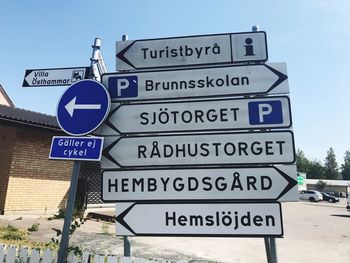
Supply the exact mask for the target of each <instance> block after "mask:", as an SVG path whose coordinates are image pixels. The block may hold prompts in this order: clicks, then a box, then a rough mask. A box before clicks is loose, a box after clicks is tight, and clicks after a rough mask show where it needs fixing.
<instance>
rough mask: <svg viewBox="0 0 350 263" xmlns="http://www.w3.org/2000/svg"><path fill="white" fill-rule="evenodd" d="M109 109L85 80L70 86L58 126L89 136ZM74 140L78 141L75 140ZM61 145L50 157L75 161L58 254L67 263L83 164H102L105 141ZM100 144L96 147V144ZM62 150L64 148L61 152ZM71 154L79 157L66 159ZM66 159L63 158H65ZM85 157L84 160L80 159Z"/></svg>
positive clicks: (97, 87)
mask: <svg viewBox="0 0 350 263" xmlns="http://www.w3.org/2000/svg"><path fill="white" fill-rule="evenodd" d="M100 43H101V42H100V40H99V39H98V38H96V39H95V43H94V45H93V54H92V58H95V56H96V55H95V53H96V52H97V50H99V46H100ZM94 66H95V61H94V60H93V59H91V72H90V78H92V77H93V76H94V74H95V69H94ZM109 108H110V97H109V94H108V93H107V92H106V90H105V88H104V87H103V86H102V85H101V84H100V83H99V82H97V81H94V80H83V81H79V82H77V83H75V84H73V85H72V86H70V87H69V88H68V89H67V90H66V91H65V93H64V94H63V95H62V97H61V99H60V101H59V103H58V106H57V122H58V124H59V125H60V127H61V128H62V130H64V131H65V132H66V133H68V134H70V135H73V136H81V135H86V134H88V133H91V132H92V131H94V130H95V129H96V128H97V127H99V126H100V125H101V123H102V122H103V121H104V119H105V118H106V116H107V114H108V111H109ZM74 138H75V139H74ZM56 139H58V141H59V140H60V139H61V140H64V139H65V138H62V137H61V138H53V143H52V146H51V151H50V157H52V158H53V159H73V160H75V161H74V166H73V173H72V179H71V185H70V187H69V193H68V199H67V207H66V215H65V218H64V224H63V231H62V237H61V242H60V248H59V251H58V258H57V262H59V263H61V262H65V261H66V260H65V259H66V254H67V248H68V243H69V232H70V227H71V223H72V217H73V209H74V202H75V195H76V190H77V185H78V178H79V172H80V160H82V159H85V158H88V159H89V160H95V161H98V160H100V157H101V149H102V142H103V140H99V139H96V138H95V141H94V138H85V137H83V138H82V137H80V138H77V137H70V138H69V139H66V140H68V143H67V145H65V144H64V143H62V145H60V143H59V142H57V143H55V142H56V141H57V140H56ZM96 141H97V144H100V146H97V147H96V145H95V144H94V143H96ZM59 146H63V147H65V149H63V150H62V148H60V147H59ZM65 151H66V152H67V154H69V153H71V155H74V153H76V154H75V155H76V156H73V157H71V156H66V154H65ZM62 155H63V156H62ZM80 157H82V158H80Z"/></svg>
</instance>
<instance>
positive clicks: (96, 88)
mask: <svg viewBox="0 0 350 263" xmlns="http://www.w3.org/2000/svg"><path fill="white" fill-rule="evenodd" d="M109 109H110V97H109V93H108V91H107V90H106V89H105V88H104V86H103V85H102V84H101V83H99V82H97V81H95V80H91V79H88V80H81V81H78V82H76V83H74V84H73V85H71V86H70V87H69V88H68V89H67V90H66V91H65V92H64V93H63V95H62V97H61V99H60V101H59V103H58V106H57V121H58V124H59V125H60V127H61V128H62V129H63V130H64V131H65V132H66V133H68V134H70V135H75V136H80V135H85V134H88V133H91V132H92V131H94V130H95V129H96V128H98V126H100V125H101V123H102V122H103V121H104V119H105V118H106V116H107V115H108V112H109Z"/></svg>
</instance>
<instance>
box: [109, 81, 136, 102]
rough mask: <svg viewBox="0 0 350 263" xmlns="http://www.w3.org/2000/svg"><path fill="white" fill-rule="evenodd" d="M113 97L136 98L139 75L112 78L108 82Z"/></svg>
mask: <svg viewBox="0 0 350 263" xmlns="http://www.w3.org/2000/svg"><path fill="white" fill-rule="evenodd" d="M108 88H109V94H110V95H111V98H136V97H137V95H138V92H137V89H138V78H137V76H123V77H114V78H110V79H109V82H108Z"/></svg>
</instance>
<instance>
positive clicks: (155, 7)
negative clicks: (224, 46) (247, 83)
mask: <svg viewBox="0 0 350 263" xmlns="http://www.w3.org/2000/svg"><path fill="white" fill-rule="evenodd" d="M252 25H259V26H260V28H261V30H264V31H266V32H267V36H268V50H269V62H286V63H287V69H288V77H289V86H290V97H291V102H292V113H293V122H294V132H295V139H296V147H297V148H299V149H301V150H303V151H304V153H305V154H306V156H307V157H309V158H311V159H318V160H320V161H323V160H324V158H325V156H326V152H327V150H328V149H329V147H333V148H334V150H335V153H336V156H337V159H338V162H339V163H342V161H343V156H344V152H345V151H346V150H350V121H349V108H350V83H349V75H350V66H349V65H350V62H349V60H350V45H349V44H350V1H348V0H334V1H331V0H286V1H277V0H274V1H273V0H264V1H260V0H250V1H245V0H236V1H233V0H217V1H209V0H176V1H170V0H169V1H165V0H147V1H146V0H128V1H119V0H104V1H93V0H75V1H68V0H65V1H63V0H62V1H47V0H45V1H43V0H31V1H19V0H0V36H1V37H0V50H1V61H2V63H1V67H0V69H1V70H0V83H1V84H2V85H3V87H4V88H5V90H6V91H7V93H8V95H9V96H10V97H11V99H12V100H13V101H14V103H15V105H16V106H17V107H19V108H24V109H29V110H33V111H38V112H43V113H48V114H55V109H56V105H57V102H58V98H59V97H60V94H62V92H63V91H64V90H65V87H42V88H22V87H21V85H22V81H23V77H24V72H25V70H26V69H31V68H54V67H75V66H88V65H89V63H90V60H89V58H90V56H91V51H92V49H91V45H92V43H93V41H94V39H95V37H99V38H100V39H101V40H102V49H101V50H102V53H103V56H104V60H105V63H106V65H107V67H108V71H109V72H113V71H115V41H116V40H120V39H121V36H122V35H123V34H128V35H129V39H142V38H159V37H172V36H186V35H198V34H214V33H228V32H244V31H250V30H251V27H252Z"/></svg>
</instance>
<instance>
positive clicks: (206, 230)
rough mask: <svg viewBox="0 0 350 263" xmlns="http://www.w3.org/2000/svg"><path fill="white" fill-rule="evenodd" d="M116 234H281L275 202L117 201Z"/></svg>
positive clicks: (279, 217) (278, 210) (281, 226)
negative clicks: (184, 202) (181, 202)
mask: <svg viewBox="0 0 350 263" xmlns="http://www.w3.org/2000/svg"><path fill="white" fill-rule="evenodd" d="M116 222H117V223H116V234H117V235H120V236H131V235H136V236H203V237H204V236H206V237H211V236H215V237H224V236H227V237H230V236H232V237H233V236H247V237H248V236H249V237H260V236H265V237H266V236H279V237H280V236H283V225H282V213H281V205H280V204H279V203H255V204H253V203H186V204H180V203H179V204H177V203H117V205H116Z"/></svg>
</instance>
